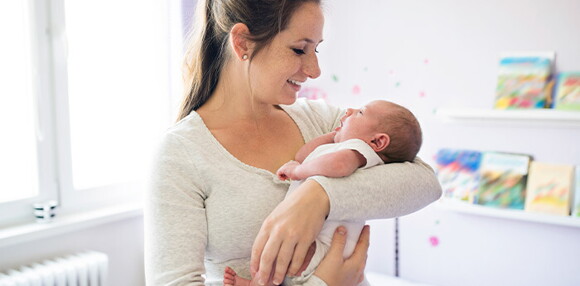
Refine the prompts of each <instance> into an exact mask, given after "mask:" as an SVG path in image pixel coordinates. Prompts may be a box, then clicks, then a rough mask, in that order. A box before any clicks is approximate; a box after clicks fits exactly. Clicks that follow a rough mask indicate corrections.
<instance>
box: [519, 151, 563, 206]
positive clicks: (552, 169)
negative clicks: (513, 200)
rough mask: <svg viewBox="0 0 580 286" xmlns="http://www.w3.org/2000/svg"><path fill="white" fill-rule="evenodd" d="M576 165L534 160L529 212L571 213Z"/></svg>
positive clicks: (530, 179) (528, 197)
mask: <svg viewBox="0 0 580 286" xmlns="http://www.w3.org/2000/svg"><path fill="white" fill-rule="evenodd" d="M573 179H574V166H572V165H557V164H548V163H544V162H536V161H534V162H532V163H531V164H530V172H529V175H528V182H527V190H526V206H525V210H526V211H528V212H536V213H547V214H555V215H563V216H567V215H569V214H570V206H571V198H572V192H573V189H572V186H573Z"/></svg>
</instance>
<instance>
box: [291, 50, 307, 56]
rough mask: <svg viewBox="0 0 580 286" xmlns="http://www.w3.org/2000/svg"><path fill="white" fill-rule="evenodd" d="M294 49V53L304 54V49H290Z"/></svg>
mask: <svg viewBox="0 0 580 286" xmlns="http://www.w3.org/2000/svg"><path fill="white" fill-rule="evenodd" d="M292 50H293V51H294V53H296V54H297V55H303V54H306V52H304V50H301V49H292Z"/></svg>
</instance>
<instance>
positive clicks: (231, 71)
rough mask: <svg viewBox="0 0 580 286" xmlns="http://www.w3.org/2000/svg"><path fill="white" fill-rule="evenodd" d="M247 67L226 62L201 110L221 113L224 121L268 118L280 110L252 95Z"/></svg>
mask: <svg viewBox="0 0 580 286" xmlns="http://www.w3.org/2000/svg"><path fill="white" fill-rule="evenodd" d="M246 69H247V66H246V65H244V64H240V63H229V64H226V65H225V66H224V68H223V70H222V73H221V75H220V79H219V80H218V84H217V86H216V88H215V90H214V92H213V94H212V95H211V97H210V98H209V99H208V101H207V102H206V103H205V104H204V105H203V106H202V107H200V108H199V111H200V112H202V113H205V114H207V115H210V114H211V115H219V117H220V119H221V120H224V121H228V120H236V121H239V120H248V121H250V120H251V121H256V120H262V119H267V118H268V117H269V116H271V114H272V112H273V111H275V110H278V109H279V108H278V107H277V106H275V105H273V104H271V103H265V102H263V101H261V100H260V99H259V98H256V97H255V96H253V95H252V92H251V89H250V85H249V82H248V80H247V79H248V77H247V70H246ZM240 75H243V76H240Z"/></svg>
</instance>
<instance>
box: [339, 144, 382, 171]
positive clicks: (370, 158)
mask: <svg viewBox="0 0 580 286" xmlns="http://www.w3.org/2000/svg"><path fill="white" fill-rule="evenodd" d="M340 144H341V145H342V148H343V149H351V150H354V151H357V152H359V153H360V154H361V155H362V156H363V157H365V159H366V161H367V163H366V164H365V165H364V166H362V167H361V168H360V169H368V168H370V167H373V166H377V165H382V164H384V162H383V160H382V159H381V157H380V156H379V155H378V154H377V152H375V150H373V148H372V147H371V146H369V144H367V143H366V142H364V141H362V140H360V139H349V140H346V141H344V142H342V143H340Z"/></svg>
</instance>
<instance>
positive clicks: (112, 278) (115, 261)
mask: <svg viewBox="0 0 580 286" xmlns="http://www.w3.org/2000/svg"><path fill="white" fill-rule="evenodd" d="M85 250H96V251H100V252H103V253H106V254H107V255H108V256H109V280H108V282H109V283H108V285H111V286H118V285H119V286H120V285H123V286H141V285H145V279H144V270H143V219H142V217H138V218H132V219H125V220H122V221H117V222H114V223H108V224H104V225H101V226H97V227H94V228H90V229H87V230H82V231H77V232H71V233H67V234H65V235H59V236H54V237H50V238H47V239H43V240H35V241H32V242H27V243H22V244H18V245H12V246H8V247H4V248H0V270H4V269H10V268H13V267H17V266H19V265H23V264H29V263H31V262H36V261H40V260H44V259H50V258H54V257H57V256H64V255H68V254H73V253H76V252H80V251H85Z"/></svg>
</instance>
